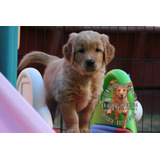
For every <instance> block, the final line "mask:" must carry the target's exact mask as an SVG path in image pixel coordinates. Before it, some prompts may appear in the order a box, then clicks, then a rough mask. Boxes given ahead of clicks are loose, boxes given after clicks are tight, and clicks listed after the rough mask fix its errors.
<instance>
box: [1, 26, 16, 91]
mask: <svg viewBox="0 0 160 160" xmlns="http://www.w3.org/2000/svg"><path fill="white" fill-rule="evenodd" d="M18 35H19V34H18V27H17V26H10V27H8V26H7V27H4V26H1V27H0V54H1V58H0V72H2V74H3V75H4V76H5V77H6V78H7V79H8V80H9V81H10V83H11V84H12V85H13V86H14V87H15V88H16V82H17V49H18Z"/></svg>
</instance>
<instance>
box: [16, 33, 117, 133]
mask: <svg viewBox="0 0 160 160" xmlns="http://www.w3.org/2000/svg"><path fill="white" fill-rule="evenodd" d="M114 53H115V49H114V47H113V46H112V45H111V44H110V43H109V38H108V36H107V35H104V34H99V33H97V32H94V31H82V32H80V33H72V34H70V37H69V40H68V42H67V43H66V44H65V45H64V46H63V55H64V58H61V59H60V58H58V57H55V56H51V55H47V54H45V53H43V52H38V51H35V52H31V53H29V54H26V55H25V56H24V58H23V59H22V61H21V62H20V64H19V66H18V69H22V68H23V67H25V66H26V65H27V64H29V63H30V62H37V63H42V64H44V65H46V66H47V67H46V69H45V73H44V76H43V79H44V85H45V96H46V104H47V106H48V107H49V109H50V111H51V114H52V118H53V120H54V117H55V110H56V108H57V107H58V108H59V109H60V111H61V114H62V116H63V118H64V121H65V125H66V132H83V133H84V132H90V131H89V129H88V122H89V119H90V117H91V115H92V113H93V110H94V108H95V106H96V104H97V100H98V97H99V95H100V94H101V92H102V86H103V80H104V74H105V66H106V65H108V63H109V62H110V61H111V60H112V59H113V58H114ZM77 112H78V114H77Z"/></svg>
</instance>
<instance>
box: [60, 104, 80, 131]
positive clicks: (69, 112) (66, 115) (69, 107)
mask: <svg viewBox="0 0 160 160" xmlns="http://www.w3.org/2000/svg"><path fill="white" fill-rule="evenodd" d="M75 107H76V105H75V102H73V103H65V104H60V106H59V108H60V111H61V114H62V116H63V119H64V122H65V126H66V132H67V133H79V119H78V114H77V111H76V108H75Z"/></svg>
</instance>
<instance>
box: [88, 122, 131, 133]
mask: <svg viewBox="0 0 160 160" xmlns="http://www.w3.org/2000/svg"><path fill="white" fill-rule="evenodd" d="M91 132H92V133H132V132H131V131H130V130H128V129H123V128H118V127H113V126H107V125H101V124H94V125H93V126H92V128H91Z"/></svg>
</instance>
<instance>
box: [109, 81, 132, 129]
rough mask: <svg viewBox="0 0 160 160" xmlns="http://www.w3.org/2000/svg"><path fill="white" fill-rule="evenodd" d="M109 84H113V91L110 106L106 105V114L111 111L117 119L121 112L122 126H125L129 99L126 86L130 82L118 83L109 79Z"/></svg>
mask: <svg viewBox="0 0 160 160" xmlns="http://www.w3.org/2000/svg"><path fill="white" fill-rule="evenodd" d="M109 84H111V85H114V93H113V98H112V101H111V106H110V107H108V110H107V114H108V115H110V114H111V113H112V111H113V112H114V115H115V120H116V121H118V115H119V114H123V116H124V121H123V126H122V128H123V129H125V128H126V122H127V117H128V112H129V101H128V99H127V95H128V92H129V90H128V87H131V86H132V82H130V83H126V84H125V85H120V84H118V83H115V82H114V81H110V82H109Z"/></svg>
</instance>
